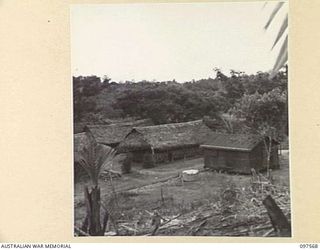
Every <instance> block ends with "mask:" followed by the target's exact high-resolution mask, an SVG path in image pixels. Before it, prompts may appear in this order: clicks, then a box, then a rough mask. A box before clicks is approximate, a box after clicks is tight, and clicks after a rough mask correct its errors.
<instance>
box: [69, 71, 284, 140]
mask: <svg viewBox="0 0 320 250" xmlns="http://www.w3.org/2000/svg"><path fill="white" fill-rule="evenodd" d="M216 72H217V76H216V78H214V79H213V78H208V79H201V80H198V81H195V80H193V81H190V82H184V83H178V82H176V81H175V80H172V81H167V82H157V81H140V82H134V81H126V82H124V83H122V82H121V83H117V82H114V81H111V79H110V78H108V77H104V78H102V79H101V78H99V77H97V76H78V77H73V91H74V93H73V94H74V122H75V125H78V124H105V123H108V122H109V121H110V119H112V120H123V119H131V118H134V119H140V118H150V119H152V121H153V122H154V124H165V123H173V122H185V121H191V120H196V119H202V118H204V117H205V119H206V120H207V122H208V124H209V125H210V124H211V127H213V128H215V129H216V130H218V131H222V130H223V131H224V132H225V131H227V132H231V133H235V132H241V133H245V132H248V131H250V132H258V131H263V130H265V129H266V127H267V128H268V129H270V128H272V129H273V130H274V131H276V134H277V136H281V137H282V136H284V135H286V134H287V133H288V131H287V130H288V125H287V123H288V118H287V74H286V72H279V73H278V74H277V75H276V76H275V77H274V78H272V79H270V77H269V74H268V73H264V72H258V73H256V74H254V75H247V74H245V73H243V72H236V71H233V70H231V72H230V76H229V77H227V76H225V75H224V74H222V73H221V72H220V71H219V70H217V71H216Z"/></svg>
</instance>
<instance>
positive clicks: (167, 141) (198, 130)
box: [119, 120, 213, 151]
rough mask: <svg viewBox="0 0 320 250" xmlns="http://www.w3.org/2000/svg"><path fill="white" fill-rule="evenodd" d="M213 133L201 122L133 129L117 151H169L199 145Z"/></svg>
mask: <svg viewBox="0 0 320 250" xmlns="http://www.w3.org/2000/svg"><path fill="white" fill-rule="evenodd" d="M210 133H213V132H212V131H211V130H210V129H209V128H208V127H207V126H206V125H205V124H204V123H203V121H202V120H197V121H191V122H183V123H171V124H164V125H157V126H147V127H135V128H133V129H132V131H131V132H130V133H129V134H128V135H127V136H126V139H125V140H124V141H123V142H122V143H120V145H119V149H120V150H124V151H128V150H139V149H146V148H153V149H159V150H162V149H169V148H179V147H186V146H193V145H200V144H201V143H203V142H204V140H205V138H206V137H207V136H208V134H210Z"/></svg>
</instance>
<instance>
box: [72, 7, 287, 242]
mask: <svg viewBox="0 0 320 250" xmlns="http://www.w3.org/2000/svg"><path fill="white" fill-rule="evenodd" d="M70 25H71V29H70V38H71V39H70V40H71V44H70V46H71V71H72V72H71V73H72V75H71V76H70V77H71V78H72V87H73V165H71V166H70V168H72V169H73V211H71V212H73V219H74V221H73V225H74V228H73V233H74V236H75V237H80V236H81V237H85V236H105V237H113V236H151V237H152V236H211V237H218V236H230V237H292V228H291V226H292V223H291V221H292V220H291V218H292V214H291V199H290V197H291V192H290V185H291V183H290V165H289V162H290V161H289V158H290V153H289V141H290V138H289V110H290V107H289V105H288V85H289V82H288V71H289V70H290V68H289V64H288V36H289V28H288V2H279V1H269V2H261V1H257V2H206V3H205V2H203V3H121V4H120V3H112V4H111V3H110V4H72V5H70Z"/></svg>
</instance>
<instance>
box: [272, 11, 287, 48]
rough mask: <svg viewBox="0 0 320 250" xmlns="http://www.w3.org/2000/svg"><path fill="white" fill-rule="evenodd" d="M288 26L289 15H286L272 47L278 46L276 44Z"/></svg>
mask: <svg viewBox="0 0 320 250" xmlns="http://www.w3.org/2000/svg"><path fill="white" fill-rule="evenodd" d="M287 27H288V15H286V17H285V19H284V20H283V22H282V25H281V28H280V30H279V32H278V35H277V38H276V40H275V41H274V43H273V45H272V49H273V48H274V46H276V44H277V43H278V42H279V40H280V38H281V37H282V35H283V33H284V32H285V31H286V29H287Z"/></svg>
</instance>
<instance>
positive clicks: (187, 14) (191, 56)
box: [71, 2, 288, 82]
mask: <svg viewBox="0 0 320 250" xmlns="http://www.w3.org/2000/svg"><path fill="white" fill-rule="evenodd" d="M276 3H277V2H272V3H268V4H267V6H266V7H265V8H264V9H262V6H263V2H240V3H239V2H237V3H236V2H233V3H174V4H173V3H159V4H151V3H149V4H140V3H139V4H138V3H137V4H90V5H85V4H82V5H72V6H71V51H72V55H71V56H72V74H73V75H74V76H78V75H97V76H104V75H108V76H109V77H111V78H112V80H115V81H125V80H135V81H139V80H159V81H165V80H172V79H175V80H177V81H180V82H183V81H190V80H192V79H201V78H208V77H215V73H214V71H213V68H214V67H218V68H220V69H222V71H223V72H225V73H228V72H229V70H230V69H234V70H241V71H245V72H246V73H248V74H251V73H256V72H257V71H269V70H270V69H271V68H272V67H273V64H274V62H275V60H276V57H277V52H278V50H279V47H280V46H279V45H281V41H280V43H279V45H278V46H277V47H276V48H275V49H274V50H273V51H271V47H272V44H273V42H274V40H275V38H276V35H277V32H278V30H279V29H280V26H281V23H282V20H283V18H284V15H285V14H286V13H287V7H288V6H287V4H285V5H284V6H283V8H282V9H281V11H280V13H278V15H277V16H276V18H275V19H274V21H273V23H272V24H271V27H270V29H269V30H267V31H265V30H264V29H263V27H264V25H265V24H266V22H267V20H268V18H269V16H270V13H271V12H272V10H273V8H274V6H275V5H276Z"/></svg>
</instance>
